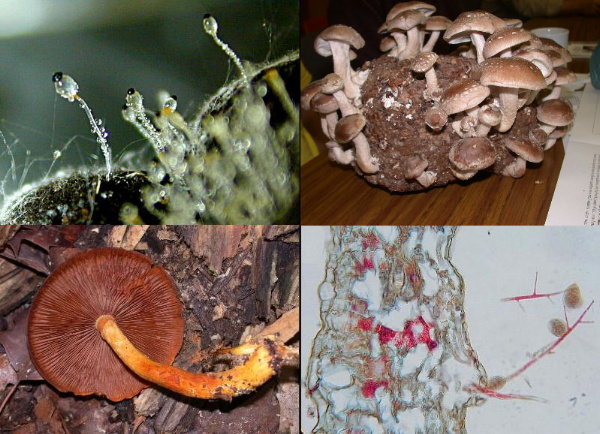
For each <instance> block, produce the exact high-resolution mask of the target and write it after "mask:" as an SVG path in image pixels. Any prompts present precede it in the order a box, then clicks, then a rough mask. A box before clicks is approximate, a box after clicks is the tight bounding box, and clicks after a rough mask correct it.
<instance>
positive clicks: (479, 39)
mask: <svg viewBox="0 0 600 434" xmlns="http://www.w3.org/2000/svg"><path fill="white" fill-rule="evenodd" d="M470 36H471V42H472V43H473V46H475V52H476V53H477V63H481V62H483V61H484V60H485V59H484V58H483V46H484V45H485V36H483V33H480V32H473V33H471V35H470Z"/></svg>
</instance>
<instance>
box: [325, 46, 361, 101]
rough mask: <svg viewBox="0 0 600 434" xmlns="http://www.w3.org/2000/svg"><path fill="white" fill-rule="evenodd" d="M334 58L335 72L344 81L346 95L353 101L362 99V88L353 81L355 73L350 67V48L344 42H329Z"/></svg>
mask: <svg viewBox="0 0 600 434" xmlns="http://www.w3.org/2000/svg"><path fill="white" fill-rule="evenodd" d="M329 44H330V46H331V52H332V56H333V71H334V72H335V73H336V74H337V75H339V76H340V77H342V79H343V80H344V93H345V94H346V95H347V96H348V98H350V99H351V100H354V99H358V98H359V97H360V87H359V86H358V85H357V84H356V83H355V82H354V80H352V78H353V77H352V76H353V73H354V71H353V70H352V67H351V66H350V46H349V45H348V44H346V43H343V42H337V41H329Z"/></svg>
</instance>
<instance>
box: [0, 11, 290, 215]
mask: <svg viewBox="0 0 600 434" xmlns="http://www.w3.org/2000/svg"><path fill="white" fill-rule="evenodd" d="M198 25H199V26H201V27H203V28H205V29H206V30H207V33H208V34H209V36H210V37H211V38H213V40H215V41H218V42H217V43H218V45H219V46H220V47H221V48H222V49H223V51H224V52H225V54H226V55H227V56H228V57H230V59H232V60H231V61H232V62H233V63H234V64H235V65H236V68H237V69H236V70H235V71H233V75H234V79H233V80H231V81H230V82H229V83H227V84H225V85H224V86H223V87H222V88H221V89H220V90H219V91H218V92H217V93H216V94H215V95H214V96H213V97H211V98H209V99H208V100H206V101H205V102H204V103H203V104H202V105H201V107H200V108H199V109H198V110H197V111H196V112H195V113H192V114H191V115H190V116H186V117H184V116H183V115H182V114H180V113H179V112H178V111H177V106H178V104H177V96H176V95H168V94H167V95H165V96H163V97H162V98H161V103H160V105H159V109H158V111H157V112H156V113H153V112H151V111H150V110H148V109H147V108H146V106H145V105H144V100H143V97H142V95H141V94H140V92H139V91H138V90H136V89H135V88H131V89H129V90H128V91H127V92H126V93H125V104H124V105H123V107H122V114H123V118H124V119H125V120H126V121H128V122H130V123H132V124H133V125H134V127H135V128H136V129H137V130H138V131H139V132H140V133H141V134H142V136H143V137H144V138H145V139H146V140H147V142H148V143H149V146H151V147H152V149H153V151H154V154H155V158H154V159H153V160H152V161H150V162H149V163H148V164H144V165H143V166H140V167H133V169H135V170H131V168H129V169H127V170H123V169H122V168H121V167H120V166H118V165H116V164H115V162H114V160H113V158H112V152H111V148H110V144H109V142H110V138H109V134H108V132H109V131H110V125H106V126H105V125H104V122H103V121H102V120H101V119H100V118H97V117H95V116H96V115H97V113H93V109H92V108H90V105H88V104H91V103H92V101H90V98H86V100H83V99H82V98H81V95H80V93H83V94H85V83H82V82H81V81H80V80H77V77H71V76H70V75H69V71H60V72H58V73H55V74H54V75H53V76H52V80H53V82H54V85H55V88H56V91H57V93H58V94H59V95H60V96H62V97H64V98H65V99H67V100H68V101H72V102H77V103H78V104H79V105H80V106H81V108H82V109H83V110H84V111H85V113H86V116H87V117H88V119H89V122H90V126H91V131H92V133H93V134H94V135H95V136H96V138H97V139H96V140H97V142H98V145H99V147H98V148H99V150H100V151H101V152H102V155H103V157H104V162H105V168H104V170H90V169H89V168H88V169H86V170H85V171H82V172H77V173H67V174H65V175H64V176H61V177H56V178H49V179H45V180H44V182H42V183H40V184H39V185H36V186H34V187H33V188H32V187H29V188H28V189H27V191H20V192H18V193H16V194H14V195H13V197H11V198H9V199H6V200H5V203H4V209H3V212H2V216H1V219H2V221H3V222H5V223H42V224H56V223H61V224H75V223H119V222H121V223H155V222H162V223H251V222H254V223H269V222H290V221H294V220H297V219H298V213H297V204H298V170H299V132H298V108H297V105H296V101H297V97H298V92H299V91H298V89H297V77H298V74H299V61H298V51H297V50H296V51H292V52H289V53H287V54H285V55H283V56H282V57H280V58H279V59H277V60H274V61H266V62H264V63H261V64H252V63H249V62H244V61H242V60H240V59H239V57H238V56H237V55H235V53H234V52H233V50H232V49H231V48H230V47H229V45H227V44H226V43H225V42H222V41H221V40H220V39H219V37H218V34H217V31H216V30H217V29H218V25H217V21H216V20H215V19H214V17H211V16H207V17H205V18H204V19H202V17H199V19H198ZM236 77H237V78H236ZM76 80H77V81H78V82H79V83H77V82H76Z"/></svg>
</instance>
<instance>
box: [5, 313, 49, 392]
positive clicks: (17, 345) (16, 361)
mask: <svg viewBox="0 0 600 434" xmlns="http://www.w3.org/2000/svg"><path fill="white" fill-rule="evenodd" d="M28 317H29V308H27V309H24V310H22V311H21V312H19V313H18V314H17V315H16V317H15V322H14V324H13V325H12V327H9V330H7V331H5V332H0V343H1V344H2V346H3V347H4V350H5V351H6V354H7V355H8V359H9V360H10V364H11V365H12V366H13V368H14V369H15V371H17V376H18V379H19V381H23V380H43V378H42V377H41V376H40V374H39V372H38V371H37V369H35V366H34V365H33V362H32V361H31V358H30V357H29V347H28V346H27V318H28Z"/></svg>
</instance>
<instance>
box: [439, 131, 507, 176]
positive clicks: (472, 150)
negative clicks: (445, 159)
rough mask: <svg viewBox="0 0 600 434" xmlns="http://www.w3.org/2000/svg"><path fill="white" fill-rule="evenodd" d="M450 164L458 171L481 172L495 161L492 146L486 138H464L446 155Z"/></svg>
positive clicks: (494, 152)
mask: <svg viewBox="0 0 600 434" xmlns="http://www.w3.org/2000/svg"><path fill="white" fill-rule="evenodd" d="M448 156H449V157H450V161H451V162H452V164H453V165H454V166H455V167H456V168H457V169H459V170H466V171H472V170H481V169H485V168H486V167H489V166H491V165H492V164H494V161H496V151H495V150H494V145H492V142H491V141H490V140H489V139H488V138H486V137H466V138H464V139H462V140H461V141H460V142H458V143H456V144H455V145H454V146H452V148H451V149H450V153H449V154H448Z"/></svg>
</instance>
